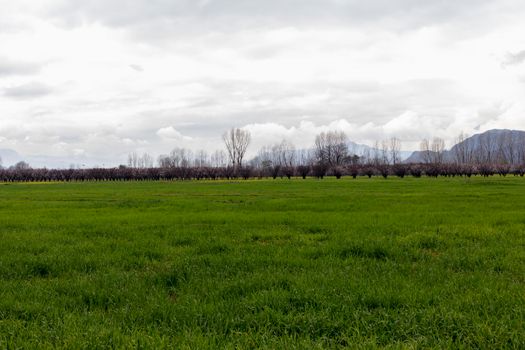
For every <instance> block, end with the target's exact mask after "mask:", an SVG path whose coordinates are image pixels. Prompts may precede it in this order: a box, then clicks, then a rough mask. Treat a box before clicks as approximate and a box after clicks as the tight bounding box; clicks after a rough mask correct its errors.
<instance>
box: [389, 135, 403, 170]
mask: <svg viewBox="0 0 525 350" xmlns="http://www.w3.org/2000/svg"><path fill="white" fill-rule="evenodd" d="M390 159H391V160H392V164H393V165H396V164H397V163H399V162H400V161H401V140H399V139H398V138H397V137H392V138H391V139H390Z"/></svg>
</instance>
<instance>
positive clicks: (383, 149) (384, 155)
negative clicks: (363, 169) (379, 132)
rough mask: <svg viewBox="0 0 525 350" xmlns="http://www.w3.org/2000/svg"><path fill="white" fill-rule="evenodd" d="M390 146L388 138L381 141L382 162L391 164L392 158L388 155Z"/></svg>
mask: <svg viewBox="0 0 525 350" xmlns="http://www.w3.org/2000/svg"><path fill="white" fill-rule="evenodd" d="M388 146H389V144H388V141H387V140H383V142H381V164H385V165H386V164H390V159H389V157H388V148H389V147H388Z"/></svg>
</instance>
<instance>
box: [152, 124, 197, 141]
mask: <svg viewBox="0 0 525 350" xmlns="http://www.w3.org/2000/svg"><path fill="white" fill-rule="evenodd" d="M157 135H158V136H160V137H161V138H164V139H171V140H178V141H182V140H185V141H191V139H192V138H191V137H189V136H184V135H182V134H181V133H180V132H179V131H177V130H176V129H175V128H174V127H173V126H167V127H165V128H160V129H159V130H158V131H157Z"/></svg>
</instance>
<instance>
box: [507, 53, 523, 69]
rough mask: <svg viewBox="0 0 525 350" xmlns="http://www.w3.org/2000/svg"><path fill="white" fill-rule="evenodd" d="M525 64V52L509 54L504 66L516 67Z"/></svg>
mask: <svg viewBox="0 0 525 350" xmlns="http://www.w3.org/2000/svg"><path fill="white" fill-rule="evenodd" d="M523 62H525V50H522V51H520V52H517V53H508V54H507V55H506V57H505V60H504V61H503V66H504V67H506V66H514V65H518V64H521V63H523Z"/></svg>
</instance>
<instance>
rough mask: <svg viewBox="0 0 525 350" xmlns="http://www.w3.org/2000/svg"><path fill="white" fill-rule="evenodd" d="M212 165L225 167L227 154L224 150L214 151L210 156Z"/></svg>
mask: <svg viewBox="0 0 525 350" xmlns="http://www.w3.org/2000/svg"><path fill="white" fill-rule="evenodd" d="M210 161H211V165H212V166H214V167H215V168H222V167H225V166H226V164H227V156H226V153H224V151H223V150H217V151H215V152H213V153H212V155H211V157H210Z"/></svg>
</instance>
